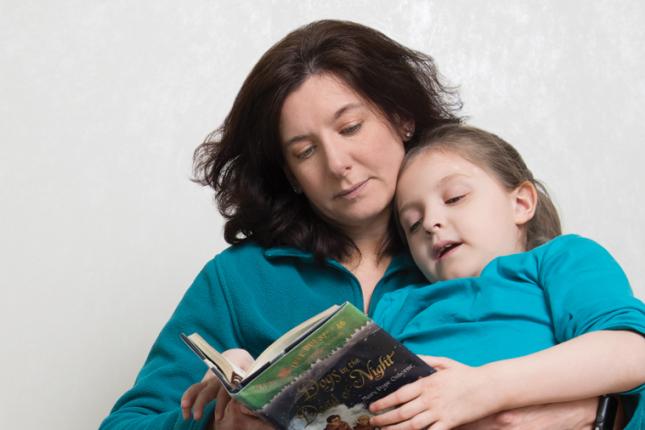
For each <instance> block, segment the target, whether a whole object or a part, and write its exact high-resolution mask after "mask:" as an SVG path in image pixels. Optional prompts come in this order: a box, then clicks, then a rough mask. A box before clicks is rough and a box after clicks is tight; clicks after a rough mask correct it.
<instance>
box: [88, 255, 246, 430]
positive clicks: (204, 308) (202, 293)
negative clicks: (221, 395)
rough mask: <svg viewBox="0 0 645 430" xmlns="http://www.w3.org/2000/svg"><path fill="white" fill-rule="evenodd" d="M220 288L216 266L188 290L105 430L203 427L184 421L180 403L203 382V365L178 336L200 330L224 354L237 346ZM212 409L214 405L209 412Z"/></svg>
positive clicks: (200, 423) (103, 426) (105, 423)
mask: <svg viewBox="0 0 645 430" xmlns="http://www.w3.org/2000/svg"><path fill="white" fill-rule="evenodd" d="M219 289H220V287H219V283H218V280H217V277H216V276H214V268H213V261H211V262H210V263H208V264H207V265H206V266H205V267H204V269H203V270H202V272H200V274H199V275H198V276H197V278H196V279H195V281H194V282H193V284H192V285H191V287H190V288H189V289H188V290H187V291H186V294H185V295H184V297H183V298H182V300H181V302H180V303H179V305H178V306H177V309H176V310H175V312H174V314H173V315H172V317H171V318H170V320H169V321H168V323H167V324H166V325H165V327H164V328H163V329H162V331H161V333H160V334H159V337H158V338H157V340H156V341H155V343H154V345H153V346H152V349H151V350H150V353H149V355H148V358H147V359H146V363H145V364H144V366H143V368H142V369H141V371H140V372H139V375H138V376H137V379H136V381H135V383H134V386H133V387H132V388H130V389H129V390H128V391H127V392H126V393H125V394H123V396H121V398H120V399H119V400H118V401H117V402H116V404H115V406H114V408H113V409H112V411H111V412H110V414H109V415H108V417H106V418H105V420H104V421H103V423H102V424H101V427H100V429H101V430H122V429H130V428H150V429H152V428H154V429H160V430H165V429H173V430H180V429H185V430H189V429H190V430H197V429H202V428H204V426H205V424H206V423H205V422H204V421H194V420H192V419H190V420H184V419H183V417H182V414H181V409H180V406H179V399H180V398H181V395H182V393H183V392H184V390H185V389H186V387H188V386H190V385H191V384H192V383H194V382H195V381H196V380H199V377H200V376H201V375H202V374H203V372H204V365H203V363H202V362H201V361H200V360H198V359H196V358H195V355H194V353H193V352H192V351H190V349H188V348H187V347H186V346H185V345H184V344H183V342H181V340H180V338H179V333H180V332H183V331H188V330H190V331H199V332H200V333H202V334H204V335H208V341H209V343H210V342H212V345H214V346H215V347H216V348H218V349H220V350H224V349H228V348H231V347H232V346H235V345H236V343H237V340H236V338H235V337H234V331H233V330H232V328H231V323H230V320H231V316H230V314H229V311H228V308H227V307H226V305H225V301H224V300H222V299H221V297H220V296H218V293H217V292H218V291H219ZM190 331H189V332H190ZM213 335H216V336H217V338H214V337H212V336H213ZM212 408H213V405H210V406H209V412H210V411H211V410H212Z"/></svg>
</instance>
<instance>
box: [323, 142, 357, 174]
mask: <svg viewBox="0 0 645 430" xmlns="http://www.w3.org/2000/svg"><path fill="white" fill-rule="evenodd" d="M326 146H327V148H326V151H325V152H326V155H327V167H328V168H329V171H330V172H331V173H332V174H333V175H334V176H337V177H339V178H342V177H344V176H347V174H348V173H349V171H350V170H351V169H352V157H351V155H350V154H349V153H348V152H347V148H343V146H342V145H340V144H338V143H330V144H328V145H326Z"/></svg>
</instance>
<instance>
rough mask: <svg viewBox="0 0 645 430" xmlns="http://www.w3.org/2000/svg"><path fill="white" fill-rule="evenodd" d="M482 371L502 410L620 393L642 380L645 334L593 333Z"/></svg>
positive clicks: (490, 366) (485, 367) (644, 370)
mask: <svg viewBox="0 0 645 430" xmlns="http://www.w3.org/2000/svg"><path fill="white" fill-rule="evenodd" d="M484 369H485V371H486V373H487V374H488V375H489V376H488V377H490V378H491V381H492V384H493V386H494V387H496V389H495V394H496V397H499V398H500V400H499V404H500V406H501V409H502V410H503V409H512V408H515V407H521V406H527V405H534V404H542V403H552V402H563V401H567V400H576V399H582V398H588V397H594V396H599V395H602V394H607V393H619V392H623V391H628V390H631V389H633V388H636V387H638V386H639V385H641V384H643V383H645V337H643V335H641V334H639V333H634V332H631V331H609V330H607V331H597V332H592V333H587V334H583V335H581V336H579V337H577V338H574V339H571V340H569V341H567V342H564V343H561V344H559V345H556V346H553V347H551V348H548V349H546V350H543V351H539V352H537V353H535V354H531V355H528V356H525V357H519V358H515V359H511V360H503V361H498V362H494V363H490V364H487V365H485V366H482V370H484Z"/></svg>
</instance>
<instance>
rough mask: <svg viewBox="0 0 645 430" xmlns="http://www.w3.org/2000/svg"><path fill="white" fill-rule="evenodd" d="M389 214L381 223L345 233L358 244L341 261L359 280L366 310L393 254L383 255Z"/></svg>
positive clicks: (348, 230)
mask: <svg viewBox="0 0 645 430" xmlns="http://www.w3.org/2000/svg"><path fill="white" fill-rule="evenodd" d="M388 223H389V216H388V217H387V219H385V220H381V222H379V223H370V224H367V225H366V226H362V227H358V228H354V229H345V234H347V235H348V236H349V238H350V239H352V241H353V242H354V244H355V245H356V248H357V251H354V252H353V253H352V254H351V255H350V256H349V257H348V258H346V259H345V260H343V261H341V264H342V265H343V266H345V268H347V270H349V271H350V272H352V274H353V275H354V276H355V277H356V279H357V280H358V282H359V284H360V286H361V291H362V293H363V306H364V310H365V312H367V310H368V307H369V302H370V298H371V297H372V292H373V291H374V288H375V287H376V284H377V283H378V282H379V281H380V280H381V278H382V277H383V274H384V273H385V270H386V269H387V266H388V265H389V264H390V261H391V260H392V256H390V255H383V252H382V251H383V244H384V242H385V240H386V238H387V235H388Z"/></svg>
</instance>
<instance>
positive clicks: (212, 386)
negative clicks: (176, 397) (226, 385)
mask: <svg viewBox="0 0 645 430" xmlns="http://www.w3.org/2000/svg"><path fill="white" fill-rule="evenodd" d="M200 385H202V387H201V390H200V391H199V392H198V393H197V396H196V397H195V401H194V403H193V417H194V418H195V419H196V420H199V419H201V418H202V415H203V414H204V408H205V407H206V405H207V404H208V403H209V402H210V401H211V400H214V399H215V398H217V395H218V393H219V392H220V391H224V390H221V385H220V383H219V381H218V380H217V379H215V378H214V379H209V380H207V381H203V382H200Z"/></svg>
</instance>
